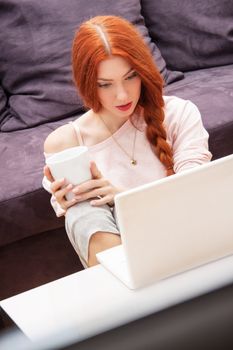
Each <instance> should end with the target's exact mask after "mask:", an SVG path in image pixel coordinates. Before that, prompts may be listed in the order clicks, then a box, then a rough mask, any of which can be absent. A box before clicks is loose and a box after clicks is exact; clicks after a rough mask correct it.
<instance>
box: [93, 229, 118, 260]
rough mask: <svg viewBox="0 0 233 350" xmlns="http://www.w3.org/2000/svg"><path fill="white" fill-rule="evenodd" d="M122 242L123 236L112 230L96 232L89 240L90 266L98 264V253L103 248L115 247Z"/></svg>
mask: <svg viewBox="0 0 233 350" xmlns="http://www.w3.org/2000/svg"><path fill="white" fill-rule="evenodd" d="M119 244H121V238H120V236H119V235H116V234H114V233H111V232H96V233H94V234H93V235H92V236H91V238H90V241H89V249H88V266H89V267H90V266H94V265H97V264H98V261H97V259H96V254H97V253H99V252H102V251H103V250H106V249H109V248H112V247H115V246H117V245H119Z"/></svg>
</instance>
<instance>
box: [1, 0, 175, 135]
mask: <svg viewBox="0 0 233 350" xmlns="http://www.w3.org/2000/svg"><path fill="white" fill-rule="evenodd" d="M0 7H1V8H0V26H1V30H0V83H1V85H0V130H1V131H12V130H18V129H24V128H28V127H33V126H36V125H39V124H43V123H46V122H48V121H54V120H60V119H62V118H66V117H70V116H73V115H74V116H75V115H76V114H77V113H79V112H80V111H82V109H83V104H82V101H81V99H80V98H78V95H77V92H76V89H75V87H74V84H73V81H72V72H71V46H72V40H73V36H74V33H75V30H76V29H77V28H78V26H79V25H80V23H81V22H83V21H85V20H87V19H89V18H90V17H92V16H95V15H101V14H102V15H103V14H105V15H109V14H111V15H118V16H122V17H125V18H126V19H128V20H129V21H131V22H132V23H134V24H135V25H136V26H137V28H138V29H139V31H140V32H141V33H142V35H143V37H144V39H145V41H146V42H147V44H148V45H149V47H150V49H151V52H152V54H153V57H154V59H155V61H156V63H157V66H158V68H159V70H160V72H161V73H162V75H163V76H164V79H165V81H166V82H172V81H174V80H175V79H177V78H180V77H182V75H181V73H173V72H169V71H168V70H167V69H166V64H165V61H164V59H163V57H162V56H161V53H160V51H159V49H158V48H157V47H156V45H155V43H153V42H152V41H151V39H150V37H149V35H148V31H147V28H146V27H145V25H144V20H143V17H142V16H141V13H140V11H141V6H140V0H117V1H116V0H107V1H106V0H98V1H95V0H67V1H61V0H40V1H35V0H27V1H18V0H1V4H0Z"/></svg>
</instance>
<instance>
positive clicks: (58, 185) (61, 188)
mask: <svg viewBox="0 0 233 350" xmlns="http://www.w3.org/2000/svg"><path fill="white" fill-rule="evenodd" d="M44 176H45V177H46V178H47V179H48V180H49V181H50V182H51V185H50V190H51V192H52V194H53V196H54V197H55V198H56V201H57V202H58V204H59V205H60V206H61V208H62V209H64V210H67V209H68V208H69V207H71V206H72V205H74V204H76V203H77V200H76V199H75V198H73V199H71V200H67V199H66V197H65V196H66V195H67V193H68V192H70V191H71V190H72V188H73V187H74V186H73V185H72V184H66V180H65V179H60V180H54V178H53V176H52V174H51V172H50V169H49V167H48V166H47V165H45V167H44Z"/></svg>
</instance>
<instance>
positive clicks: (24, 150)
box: [0, 118, 74, 246]
mask: <svg viewBox="0 0 233 350" xmlns="http://www.w3.org/2000/svg"><path fill="white" fill-rule="evenodd" d="M70 119H71V118H68V119H65V120H62V121H58V122H51V123H47V124H43V125H40V126H38V127H36V128H28V129H25V130H17V131H12V132H5V133H0V154H1V166H0V179H1V186H0V246H3V245H6V244H9V243H11V242H14V241H17V240H19V239H22V238H24V237H28V236H32V235H34V234H37V233H40V232H44V231H49V230H53V229H56V228H58V227H61V226H63V225H64V220H63V219H62V218H59V219H58V218H57V217H56V215H55V213H54V211H53V209H52V207H51V205H50V201H49V199H50V195H49V194H48V193H47V192H46V191H45V190H44V189H43V188H42V185H41V183H42V177H43V166H44V156H43V143H44V140H45V138H46V136H47V135H48V134H49V133H50V132H51V131H52V130H54V129H55V128H57V127H59V126H60V125H62V124H65V123H66V122H68V121H69V120H70ZM73 119H74V118H73Z"/></svg>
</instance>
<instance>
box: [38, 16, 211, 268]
mask: <svg viewBox="0 0 233 350" xmlns="http://www.w3.org/2000/svg"><path fill="white" fill-rule="evenodd" d="M72 65H73V75H74V81H75V84H76V86H77V88H78V91H79V94H80V96H81V97H82V99H83V101H84V104H85V106H86V107H87V108H88V111H87V112H86V113H84V114H83V115H82V116H81V117H79V118H78V119H77V120H75V121H74V122H72V123H69V124H66V125H64V126H62V127H59V128H58V129H57V130H55V131H54V132H52V133H51V134H50V135H49V136H48V137H47V139H46V141H45V144H44V151H45V156H46V157H48V156H49V155H50V154H53V153H56V152H59V151H62V150H63V149H66V148H69V147H74V146H78V145H86V146H88V148H89V153H90V155H91V158H92V160H93V161H92V162H91V172H92V180H90V181H87V182H85V183H83V184H81V185H79V186H72V185H71V184H65V179H63V180H57V181H54V180H53V178H52V177H51V174H50V172H49V169H48V167H45V171H44V172H45V176H46V177H47V179H45V180H44V187H45V188H46V189H47V190H48V191H50V192H51V193H52V194H53V196H52V204H53V206H54V209H55V211H56V213H57V215H61V214H65V219H66V230H67V233H68V236H69V238H70V240H71V243H72V244H73V246H74V248H75V250H76V251H77V253H78V254H79V257H80V259H81V261H82V263H83V265H84V266H85V267H87V266H92V265H95V264H96V263H97V260H96V256H95V255H96V253H97V252H99V251H102V250H104V249H107V248H110V247H113V246H115V245H118V244H120V242H121V241H120V232H119V229H118V227H117V222H116V220H115V213H114V196H115V195H116V194H117V193H119V192H121V191H124V190H126V189H129V188H132V187H135V186H138V185H142V184H144V183H147V182H150V181H154V180H156V179H160V178H162V177H165V176H169V175H172V174H174V173H177V172H180V171H183V170H185V169H188V168H191V167H194V166H197V165H200V164H203V163H205V162H208V161H209V160H210V158H211V154H210V152H209V151H208V134H207V132H206V130H205V129H204V128H203V125H202V121H201V117H200V113H199V111H198V109H197V107H196V106H195V105H194V104H192V103H191V102H190V101H185V100H182V99H180V98H176V97H174V96H170V97H165V96H163V95H162V93H163V80H162V78H161V76H160V74H159V72H158V70H157V68H156V66H155V63H154V61H153V58H152V56H151V53H150V51H149V49H148V47H147V46H146V44H145V43H144V41H143V39H142V37H141V36H140V34H139V33H138V32H137V30H136V29H135V28H134V26H133V25H131V24H130V23H129V22H127V21H126V20H124V19H122V18H120V17H116V16H97V17H94V18H92V19H90V20H88V21H87V22H85V23H83V24H82V25H81V26H80V28H79V30H78V32H77V33H76V35H75V37H74V42H73V50H72ZM69 191H73V193H74V194H75V198H74V199H73V200H70V201H68V200H66V198H65V195H66V193H67V192H69Z"/></svg>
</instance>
